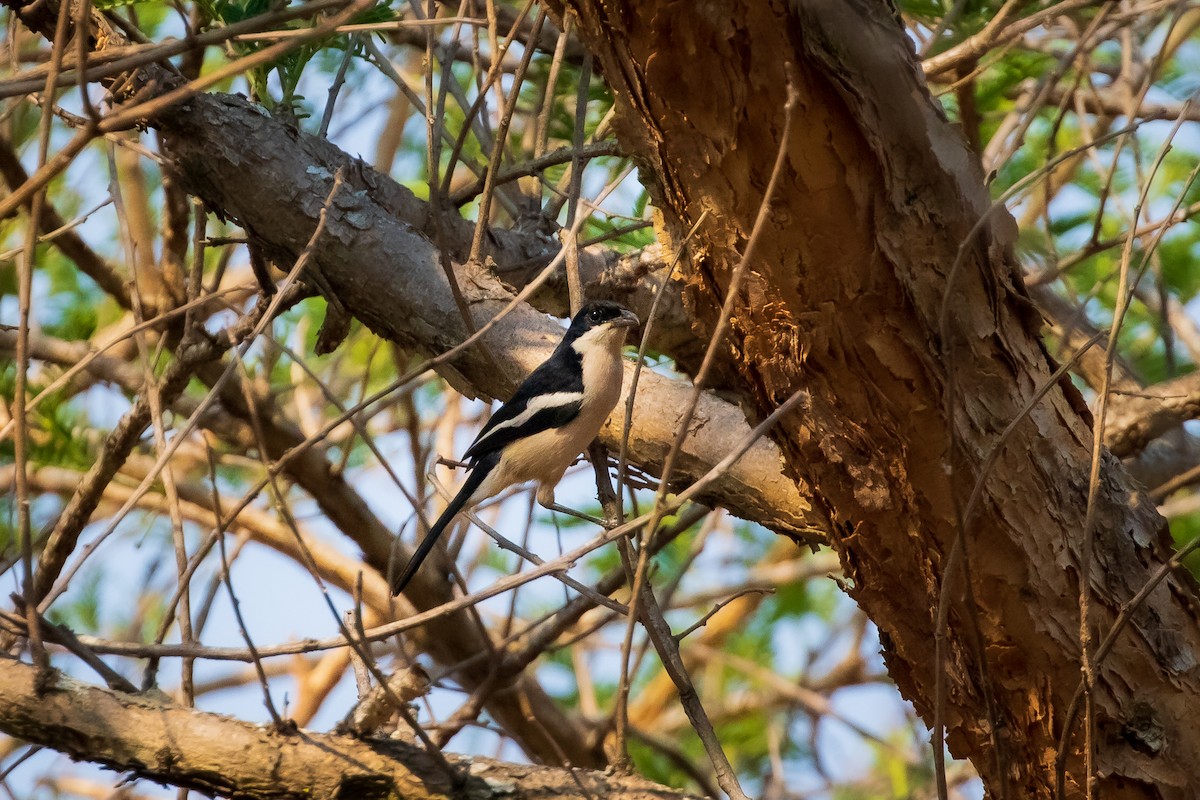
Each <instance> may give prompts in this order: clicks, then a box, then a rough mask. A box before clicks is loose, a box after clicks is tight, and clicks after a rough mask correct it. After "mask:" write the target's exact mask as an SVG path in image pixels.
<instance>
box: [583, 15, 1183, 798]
mask: <svg viewBox="0 0 1200 800" xmlns="http://www.w3.org/2000/svg"><path fill="white" fill-rule="evenodd" d="M567 5H568V6H569V13H575V14H577V15H578V18H579V22H578V26H577V28H576V29H577V30H578V31H579V33H580V35H581V37H582V38H583V39H584V42H585V44H586V45H587V46H588V48H589V49H590V50H592V51H593V52H594V53H595V54H596V56H597V58H598V60H599V63H600V64H601V66H602V69H603V74H604V76H605V78H606V79H607V80H608V82H609V84H610V86H611V87H612V89H613V91H614V92H615V94H616V96H617V103H618V116H617V122H616V130H617V133H618V136H619V138H620V140H621V143H622V145H623V147H624V148H625V150H626V151H627V152H629V153H630V154H632V155H633V156H634V157H635V158H637V159H638V160H639V163H640V166H641V171H642V176H643V179H644V182H645V183H647V184H648V185H650V186H651V187H653V188H652V191H653V192H654V196H655V200H656V203H657V205H658V206H659V207H660V208H661V209H662V210H663V215H664V220H665V230H664V231H663V234H664V236H665V237H666V238H667V240H668V242H669V241H670V240H678V239H679V238H680V237H681V236H682V234H683V232H685V231H686V230H688V229H689V227H690V226H691V225H692V224H693V222H694V221H695V220H696V219H698V218H699V217H700V214H701V213H702V212H703V211H704V210H705V209H707V210H709V211H711V212H712V213H710V215H709V217H708V221H706V223H705V224H704V226H703V227H702V228H701V230H700V233H699V234H698V236H697V242H698V244H697V247H696V248H695V250H694V251H693V252H696V253H698V254H699V256H698V257H696V258H693V259H692V260H691V261H690V263H689V264H688V268H687V282H688V286H687V290H686V293H685V297H686V299H687V302H688V305H689V308H690V310H691V311H692V313H693V316H694V317H695V319H697V320H698V321H699V324H700V327H701V328H702V330H709V329H711V327H712V325H713V324H714V321H715V319H716V314H717V311H718V309H719V308H720V305H721V303H722V301H723V300H724V299H725V287H726V286H728V282H729V279H730V274H731V271H732V269H733V267H734V266H735V265H736V264H737V263H738V261H739V258H740V253H741V252H742V251H743V250H744V248H745V247H746V243H747V239H748V237H749V233H750V230H751V227H752V225H753V221H754V218H755V215H756V213H757V211H758V208H759V205H760V203H761V201H762V199H763V198H762V195H763V191H764V188H765V186H766V185H767V181H768V178H769V174H770V171H771V165H772V162H773V160H774V157H775V154H776V152H777V150H778V148H779V145H780V141H779V139H780V136H781V132H782V130H783V121H784V112H783V107H784V101H785V99H786V87H787V84H788V65H789V64H790V65H792V68H793V69H794V73H793V74H794V75H795V76H796V80H795V83H796V85H795V88H796V90H797V91H798V92H799V94H800V106H799V109H798V119H797V121H796V124H795V126H794V129H793V136H792V139H791V140H790V141H788V142H786V148H787V161H786V166H785V168H784V172H783V174H782V176H781V183H780V187H781V188H780V191H779V192H778V193H777V195H776V197H775V198H773V202H772V205H771V213H770V217H769V220H768V223H767V225H766V229H765V230H764V232H763V235H762V238H761V240H760V241H759V242H758V247H759V248H760V249H759V251H758V253H759V255H758V257H757V258H756V259H755V260H754V262H753V263H752V264H751V265H750V274H749V276H748V281H747V283H746V284H745V286H744V289H743V291H742V293H741V296H740V297H739V298H737V303H736V307H735V311H734V319H733V326H732V334H731V336H730V337H729V339H728V348H727V350H726V351H725V352H724V353H723V355H724V358H725V361H726V364H727V365H728V366H729V367H730V368H731V369H735V370H736V371H737V373H738V374H739V375H740V377H741V381H740V385H741V387H742V390H743V391H744V392H745V393H746V395H747V396H748V397H749V398H750V399H751V400H752V401H753V404H754V405H755V406H756V408H757V409H758V412H759V413H760V414H765V413H767V412H769V411H770V410H771V409H772V408H774V407H775V406H776V405H777V404H778V403H780V402H782V400H783V399H785V398H787V397H789V396H790V395H791V394H792V393H793V392H794V391H796V390H797V389H800V388H804V389H807V390H808V391H809V392H811V395H812V398H813V402H812V405H811V407H810V408H809V410H808V413H807V414H806V415H804V416H801V415H799V414H793V415H791V416H790V417H789V418H788V419H787V420H786V421H785V422H784V423H783V424H782V425H781V427H780V428H777V436H776V438H777V441H779V443H780V444H781V446H782V447H783V451H784V453H785V457H786V459H787V461H788V464H789V466H790V468H791V469H792V470H793V471H794V472H795V473H796V474H797V475H798V476H800V477H801V478H803V479H804V480H805V481H807V482H808V483H809V484H810V485H811V487H813V491H814V500H815V505H816V506H817V507H819V508H821V509H823V510H824V511H826V512H827V513H828V515H829V516H830V518H831V520H832V521H833V522H834V523H836V526H837V528H838V529H840V530H841V531H842V532H843V535H842V536H841V537H840V538H839V539H838V540H837V541H836V542H835V547H836V548H837V550H838V552H839V554H840V555H841V558H842V563H843V566H844V569H845V572H846V575H847V577H848V578H850V580H851V581H852V586H853V589H852V594H853V596H854V598H855V599H856V600H857V601H858V602H859V603H860V604H861V605H862V607H863V608H864V609H866V611H867V612H868V613H869V615H870V616H871V618H872V619H873V620H874V621H875V622H876V623H877V624H878V626H879V628H880V631H881V633H882V638H883V641H884V650H885V656H886V659H887V663H888V668H889V671H890V673H891V675H892V677H893V678H894V679H895V680H896V682H897V684H898V685H899V686H900V688H901V690H902V691H903V692H904V693H905V695H906V696H908V697H909V698H910V699H911V700H912V701H913V703H914V705H915V706H916V708H917V710H918V711H919V712H920V713H921V715H922V716H923V717H924V718H925V720H926V721H927V722H932V721H933V712H934V696H935V679H934V676H935V663H934V647H933V644H934V635H935V608H936V604H937V598H938V594H939V589H940V587H941V585H942V583H943V581H944V580H945V578H946V576H945V574H944V565H945V560H946V557H947V555H948V553H949V552H950V550H951V547H952V545H953V542H954V540H955V536H956V533H957V531H958V530H959V526H958V524H957V522H956V518H957V514H958V509H961V508H962V507H963V506H964V505H965V504H966V501H967V497H968V495H969V494H970V492H971V489H972V487H973V485H974V483H975V482H976V480H977V479H978V478H980V465H981V464H982V462H983V461H984V459H985V458H986V455H987V453H988V452H989V451H990V449H991V448H992V447H993V446H994V445H995V444H996V442H997V438H998V436H999V435H1000V433H1001V431H1003V430H1004V428H1005V426H1006V425H1008V424H1009V423H1010V422H1011V421H1012V420H1014V419H1015V418H1017V416H1018V415H1019V414H1020V413H1021V409H1022V408H1023V407H1024V406H1026V405H1027V404H1028V403H1029V402H1030V400H1031V398H1032V396H1033V395H1034V393H1035V391H1036V390H1037V389H1038V387H1039V386H1040V385H1042V384H1044V383H1045V382H1046V381H1047V380H1048V379H1049V377H1050V374H1051V373H1052V371H1053V369H1054V365H1053V364H1052V363H1051V362H1050V359H1049V358H1048V357H1047V355H1046V353H1045V351H1044V349H1043V347H1042V346H1041V343H1040V341H1039V339H1038V335H1037V325H1036V317H1035V315H1033V314H1031V313H1030V311H1031V307H1030V304H1029V302H1028V300H1027V298H1026V296H1025V294H1024V291H1023V288H1022V286H1021V285H1020V282H1019V279H1017V278H1015V277H1014V275H1015V270H1014V269H1013V261H1012V258H1011V253H1010V244H1011V241H1012V238H1013V237H1012V222H1011V218H1010V217H1009V216H1008V214H1007V213H1006V212H1004V211H1003V210H1000V211H999V212H997V213H994V214H992V215H991V216H990V217H989V218H988V220H987V221H986V222H985V223H984V224H983V225H982V231H981V233H980V234H979V235H978V236H975V237H974V238H971V232H972V229H973V227H974V226H975V225H976V223H978V222H979V221H980V219H981V218H982V217H983V215H984V214H985V213H986V212H987V210H988V208H989V199H988V196H987V193H986V191H985V189H984V187H983V184H982V181H981V178H980V176H979V175H978V173H977V170H976V169H975V166H974V163H973V161H972V158H971V156H970V154H969V152H968V150H967V148H966V147H965V146H964V145H963V143H962V142H961V141H960V139H959V137H958V135H957V133H956V131H955V130H954V129H953V128H952V126H951V125H949V124H948V123H947V121H946V120H945V119H944V118H943V116H942V114H941V113H940V110H939V109H938V108H937V106H936V104H935V103H934V102H933V101H932V100H931V98H930V96H929V94H928V92H927V91H926V88H925V86H924V81H923V78H922V77H921V73H920V69H919V67H918V65H917V64H916V62H915V59H914V56H913V53H912V49H911V45H910V44H909V42H908V40H907V38H906V37H905V34H904V32H903V30H902V28H901V26H900V24H899V23H898V22H897V21H896V20H895V19H894V18H893V16H892V14H893V12H892V10H891V9H890V7H889V6H887V5H886V4H883V3H878V2H871V1H870V0H855V1H854V2H845V0H806V1H804V2H792V3H779V2H774V3H771V2H747V1H743V2H730V3H699V4H697V3H693V2H667V1H666V0H660V1H659V2H632V0H609V1H607V2H602V1H601V0H578V2H571V3H568V4H567ZM964 242H966V243H967V244H966V245H965V247H964V249H963V251H962V254H961V255H962V259H961V266H960V268H959V269H958V271H957V275H956V277H955V278H954V281H953V284H952V285H951V282H950V281H951V275H952V273H953V271H954V265H955V263H956V258H957V257H958V256H959V253H960V245H962V244H963V243H964ZM947 297H948V298H949V301H948V302H949V311H950V313H949V317H948V325H947V326H946V330H945V331H943V330H942V328H941V325H940V323H939V315H940V313H941V309H942V303H943V299H944V298H947ZM943 333H944V334H945V335H943ZM948 396H949V397H950V398H952V401H951V403H949V404H948V403H947V397H948ZM948 405H949V413H947V407H948ZM1091 442H1092V431H1091V428H1090V425H1089V418H1088V415H1087V412H1086V410H1085V409H1083V408H1082V404H1081V403H1080V400H1079V397H1078V396H1077V395H1076V394H1075V393H1074V391H1073V390H1072V389H1071V388H1070V387H1069V386H1068V385H1067V384H1065V383H1062V384H1060V385H1059V386H1058V387H1055V388H1054V389H1052V390H1051V391H1050V393H1049V394H1048V395H1047V396H1046V398H1045V399H1044V400H1042V401H1041V402H1040V403H1038V404H1037V405H1036V406H1035V407H1034V408H1033V410H1032V412H1031V413H1030V414H1029V415H1028V418H1027V420H1026V421H1025V422H1023V423H1022V424H1021V425H1020V427H1019V428H1018V430H1017V431H1016V433H1015V435H1014V436H1013V438H1012V439H1011V440H1010V442H1009V443H1008V445H1007V446H1006V447H1005V449H1004V450H1003V453H1002V455H1001V457H1000V459H999V461H998V463H997V464H996V465H995V468H994V469H993V471H992V473H991V474H990V475H989V476H988V477H987V481H986V489H985V492H984V495H983V499H982V502H981V503H980V506H979V508H978V510H977V511H976V512H975V513H974V515H973V516H972V517H971V518H970V519H969V520H968V522H967V524H966V526H965V531H966V537H967V542H968V543H969V568H970V585H971V587H972V591H973V594H974V598H973V602H974V610H971V604H968V603H966V602H965V601H964V600H963V599H962V597H961V591H960V592H959V593H958V595H959V596H956V597H955V605H954V607H953V610H952V613H951V616H950V626H949V631H948V636H949V640H948V644H947V650H948V655H947V658H946V670H947V673H946V683H945V686H946V697H947V707H946V723H947V725H948V730H949V736H948V741H949V745H950V748H951V750H952V751H953V752H954V753H955V754H957V755H959V756H966V757H970V758H971V759H972V761H973V762H974V764H975V766H976V767H977V768H978V770H979V772H980V774H981V775H982V776H983V778H984V781H985V783H986V785H987V787H988V789H989V792H990V793H991V795H992V796H994V797H1005V796H1007V797H1047V796H1049V795H1050V794H1051V793H1052V791H1053V787H1054V782H1055V763H1054V762H1055V755H1056V751H1057V749H1058V741H1059V736H1060V734H1061V733H1062V727H1063V724H1064V716H1065V712H1066V709H1067V707H1068V705H1069V703H1070V701H1071V698H1072V696H1073V695H1074V693H1075V691H1076V687H1077V686H1078V685H1079V681H1080V644H1079V619H1080V612H1079V580H1080V574H1081V566H1080V564H1081V552H1082V549H1083V545H1082V542H1083V537H1084V516H1085V507H1086V503H1087V497H1088V469H1089V463H1090V447H1091ZM1135 486H1136V485H1135V484H1133V483H1132V482H1131V481H1130V480H1129V478H1128V477H1127V476H1126V475H1125V473H1124V472H1123V470H1122V469H1121V467H1120V465H1119V464H1118V463H1117V462H1116V460H1115V459H1113V458H1111V457H1110V456H1107V455H1106V456H1105V458H1104V461H1103V469H1102V471H1101V474H1100V482H1099V487H1098V493H1097V499H1096V524H1095V526H1094V528H1095V533H1094V536H1095V540H1094V541H1095V548H1096V549H1095V553H1096V557H1095V562H1094V564H1093V567H1092V569H1091V571H1090V573H1089V574H1088V580H1089V581H1090V584H1091V587H1092V590H1093V592H1094V599H1093V601H1092V612H1091V619H1092V620H1093V623H1094V628H1095V630H1097V631H1098V632H1099V634H1100V635H1101V636H1102V635H1103V633H1104V632H1106V631H1108V630H1109V628H1110V627H1111V625H1112V623H1113V620H1114V618H1115V617H1116V614H1117V613H1118V611H1119V610H1120V608H1121V606H1122V604H1123V603H1125V602H1126V601H1128V600H1129V599H1130V598H1131V597H1132V596H1133V595H1134V593H1135V592H1137V591H1138V589H1139V588H1141V587H1142V586H1143V585H1144V584H1145V583H1146V581H1147V580H1148V579H1149V578H1150V577H1151V575H1153V574H1154V572H1155V571H1156V570H1157V569H1158V568H1159V567H1160V566H1162V564H1163V562H1164V559H1165V555H1164V554H1165V553H1166V552H1167V548H1168V545H1169V542H1168V539H1167V536H1166V530H1165V525H1164V523H1163V521H1162V520H1161V518H1160V517H1159V516H1158V515H1157V514H1156V513H1155V511H1154V508H1153V506H1152V504H1150V503H1148V502H1146V501H1144V500H1143V498H1141V497H1140V496H1139V495H1138V493H1137V490H1136V488H1135ZM958 585H959V586H960V587H961V586H962V585H963V583H962V582H961V581H960V582H959V583H958ZM1196 620H1197V615H1196V607H1195V593H1194V587H1193V585H1192V584H1191V582H1190V581H1189V580H1188V579H1187V578H1185V577H1183V576H1181V575H1178V574H1172V575H1171V576H1169V577H1168V578H1167V579H1166V580H1165V581H1164V582H1163V583H1162V584H1161V585H1159V587H1158V588H1157V589H1156V590H1155V591H1154V592H1153V593H1152V594H1151V595H1150V596H1149V598H1148V599H1147V601H1146V603H1145V605H1144V606H1143V607H1142V608H1141V610H1140V611H1139V612H1138V613H1137V614H1135V615H1134V617H1133V623H1132V624H1131V625H1130V626H1129V628H1127V629H1126V631H1125V632H1124V633H1123V634H1122V635H1121V636H1120V638H1119V639H1118V640H1117V644H1116V646H1115V648H1114V649H1113V650H1112V652H1111V653H1110V654H1109V655H1108V656H1107V658H1106V659H1105V660H1104V662H1103V663H1102V664H1101V665H1100V667H1099V671H1098V676H1097V692H1096V696H1095V700H1096V710H1097V727H1096V733H1095V736H1094V744H1095V746H1096V747H1097V749H1098V758H1097V765H1098V771H1099V773H1100V776H1099V777H1100V789H1101V790H1102V791H1103V796H1104V797H1106V798H1148V797H1155V798H1166V797H1176V798H1183V797H1188V796H1194V792H1195V788H1194V787H1195V786H1196V775H1195V770H1196V765H1197V764H1200V733H1198V731H1197V728H1196V726H1195V725H1194V724H1193V723H1192V721H1191V720H1192V717H1193V715H1194V709H1195V708H1196V707H1197V703H1200V674H1198V671H1197V660H1196V653H1197V652H1200V627H1198V626H1197V622H1196ZM989 707H990V708H991V709H992V711H990V712H989V710H988V709H989ZM989 717H991V719H990V720H989ZM1076 724H1077V726H1078V722H1077V723H1076ZM1082 741H1083V735H1082V732H1081V731H1080V730H1078V728H1077V729H1076V733H1075V735H1074V737H1073V738H1072V740H1071V750H1070V757H1069V758H1068V760H1067V793H1068V795H1069V796H1080V795H1081V793H1082V788H1081V781H1082V778H1083V772H1082V758H1081V752H1082V751H1081V742H1082Z"/></svg>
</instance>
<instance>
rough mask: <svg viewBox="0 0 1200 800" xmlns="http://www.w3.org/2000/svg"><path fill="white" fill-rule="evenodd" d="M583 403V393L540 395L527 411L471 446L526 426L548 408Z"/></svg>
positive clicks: (502, 423)
mask: <svg viewBox="0 0 1200 800" xmlns="http://www.w3.org/2000/svg"><path fill="white" fill-rule="evenodd" d="M582 401H583V392H551V393H550V394H543V395H538V396H537V397H535V398H533V399H532V400H530V401H529V403H528V405H526V406H525V410H523V411H522V412H521V413H520V414H517V415H516V416H515V417H513V418H512V419H506V420H505V421H504V422H501V423H499V424H498V425H496V427H494V428H492V429H491V430H490V431H488V432H487V433H485V434H484V435H483V436H480V437H479V438H478V439H476V440H475V444H473V445H471V446H472V447H476V446H477V445H479V444H482V443H483V442H486V441H487V440H488V439H489V438H491V436H492V434H494V433H496V432H497V431H500V430H503V429H504V428H515V427H518V426H520V425H524V424H525V423H526V422H528V421H529V420H531V419H533V416H534V415H535V414H537V413H538V412H539V411H545V410H546V409H548V408H558V407H559V406H567V405H570V404H571V403H579V402H582Z"/></svg>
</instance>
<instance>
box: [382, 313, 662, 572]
mask: <svg viewBox="0 0 1200 800" xmlns="http://www.w3.org/2000/svg"><path fill="white" fill-rule="evenodd" d="M640 324H641V323H640V321H639V320H638V318H637V315H635V314H634V313H633V312H632V311H630V310H629V309H627V308H624V307H623V306H620V305H618V304H617V303H610V302H607V301H601V302H595V303H588V304H587V305H585V306H584V307H583V308H581V309H580V310H579V313H578V314H576V315H575V318H574V319H572V320H571V326H570V327H569V328H567V332H566V335H564V336H563V338H562V341H561V342H559V344H558V347H556V348H555V349H554V352H553V353H551V355H550V357H549V358H548V359H546V360H545V362H543V363H542V364H541V366H539V367H538V368H537V369H535V370H534V371H533V372H532V373H530V375H529V377H528V378H526V379H525V381H524V382H523V383H522V384H521V385H520V386H518V387H517V391H516V392H515V393H514V394H513V396H512V398H511V399H510V400H509V401H508V402H507V403H505V404H504V405H502V406H501V407H500V409H499V410H498V411H497V412H496V413H495V414H493V415H492V417H491V419H489V420H488V422H487V424H486V425H484V426H483V430H481V431H480V432H479V435H478V436H476V437H475V441H474V442H473V443H472V444H471V447H470V448H469V449H468V450H467V452H466V454H465V455H464V456H463V460H464V461H466V462H467V469H468V470H469V474H468V475H467V479H466V481H465V482H464V483H463V485H462V488H460V489H459V490H458V493H457V494H456V495H454V499H453V500H451V501H450V504H449V505H448V506H446V510H445V511H443V512H442V515H441V516H440V517H438V519H437V522H435V523H433V527H431V528H430V529H429V533H427V534H426V535H425V538H424V539H423V540H421V544H420V545H418V546H417V550H416V552H415V553H413V557H412V559H411V560H410V561H409V562H408V565H407V566H406V567H405V568H404V572H403V573H401V575H400V577H399V578H397V579H396V581H395V582H394V583H393V584H392V594H399V593H400V592H402V591H404V587H405V586H407V585H408V582H409V581H410V580H412V577H413V575H415V574H416V573H417V570H418V569H420V567H421V562H422V561H424V560H425V557H426V556H427V555H429V551H430V550H432V549H433V545H434V544H435V543H436V542H437V540H438V537H439V536H441V535H442V531H444V530H445V529H446V527H447V526H448V525H449V524H450V523H451V522H452V521H453V520H454V518H455V517H456V516H458V513H459V512H460V511H462V510H463V509H464V508H467V507H468V506H473V505H476V504H478V503H480V502H482V501H484V500H486V499H487V498H489V497H493V496H495V495H497V494H499V493H500V492H502V491H504V490H505V489H507V488H508V487H509V486H513V485H516V484H518V483H526V482H528V481H537V483H538V492H537V500H538V502H539V503H541V504H542V505H543V506H546V507H548V508H556V506H555V505H554V487H555V486H556V485H557V484H558V482H559V481H560V480H561V479H562V476H563V474H564V473H565V472H566V471H567V467H569V466H571V464H572V462H574V461H575V458H576V456H578V455H579V454H580V453H582V452H583V451H584V449H585V448H587V446H588V445H589V444H590V443H591V441H592V440H593V439H595V438H596V434H598V433H599V432H600V427H601V426H602V425H603V424H604V421H605V420H606V419H608V415H609V414H610V413H611V412H612V410H613V407H614V406H616V404H617V399H618V398H619V397H620V396H621V383H622V380H623V379H624V376H625V370H624V368H623V366H622V364H621V347H622V346H623V345H624V344H625V333H626V331H627V330H628V329H630V328H636V327H637V326H638V325H640Z"/></svg>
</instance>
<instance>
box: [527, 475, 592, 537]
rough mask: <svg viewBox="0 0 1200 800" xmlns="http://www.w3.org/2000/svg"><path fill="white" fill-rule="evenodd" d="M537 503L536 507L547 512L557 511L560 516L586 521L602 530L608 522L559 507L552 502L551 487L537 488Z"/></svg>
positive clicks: (552, 488)
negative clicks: (564, 515) (538, 506)
mask: <svg viewBox="0 0 1200 800" xmlns="http://www.w3.org/2000/svg"><path fill="white" fill-rule="evenodd" d="M537 501H538V505H540V506H541V507H542V508H545V509H547V510H549V511H557V512H559V513H560V514H566V515H567V516H569V517H575V518H576V519H582V520H586V521H587V522H591V523H593V524H595V525H599V526H600V527H602V528H607V527H608V522H606V521H605V520H602V519H600V518H599V517H593V516H592V515H591V514H584V513H583V512H582V511H576V510H575V509H573V508H567V507H566V506H560V505H559V504H558V503H556V502H554V487H553V486H552V485H551V486H547V485H544V484H543V485H542V486H539V487H538V492H537Z"/></svg>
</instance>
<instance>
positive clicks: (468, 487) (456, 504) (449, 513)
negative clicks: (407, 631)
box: [392, 453, 500, 595]
mask: <svg viewBox="0 0 1200 800" xmlns="http://www.w3.org/2000/svg"><path fill="white" fill-rule="evenodd" d="M499 461H500V457H499V455H498V454H495V453H493V454H491V455H489V456H487V457H485V458H483V459H481V460H480V461H479V462H478V463H476V464H475V466H474V467H473V468H472V469H471V471H470V473H468V474H467V480H466V481H465V482H464V483H463V485H462V487H461V488H460V489H459V490H458V493H457V494H455V495H454V499H452V500H451V501H450V503H449V505H447V506H446V510H445V511H443V512H442V513H441V516H439V517H438V519H437V522H435V523H433V525H432V526H431V527H430V528H429V532H428V533H426V534H425V538H424V539H422V540H421V543H420V544H419V545H417V549H416V550H415V551H414V552H413V555H412V558H410V559H409V560H408V564H407V565H406V566H405V567H404V572H402V573H400V575H399V576H398V577H397V578H396V579H395V580H394V581H393V582H392V594H393V595H397V594H400V593H401V592H402V591H404V587H405V586H408V582H409V581H411V580H412V579H413V576H414V575H416V574H417V570H418V569H420V568H421V564H422V563H423V562H424V561H425V557H426V556H428V555H429V552H430V551H431V550H433V546H434V545H435V544H437V540H438V537H440V536H441V535H442V531H444V530H446V526H447V525H449V524H450V523H451V522H453V521H454V518H455V517H456V516H458V512H459V511H462V510H463V507H464V506H465V505H466V504H467V502H468V501H469V500H470V499H471V495H473V494H474V493H475V490H476V489H478V488H479V485H480V484H481V483H483V479H484V478H486V477H487V476H488V473H489V472H491V471H492V470H493V469H495V468H496V464H497V463H498V462H499Z"/></svg>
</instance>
